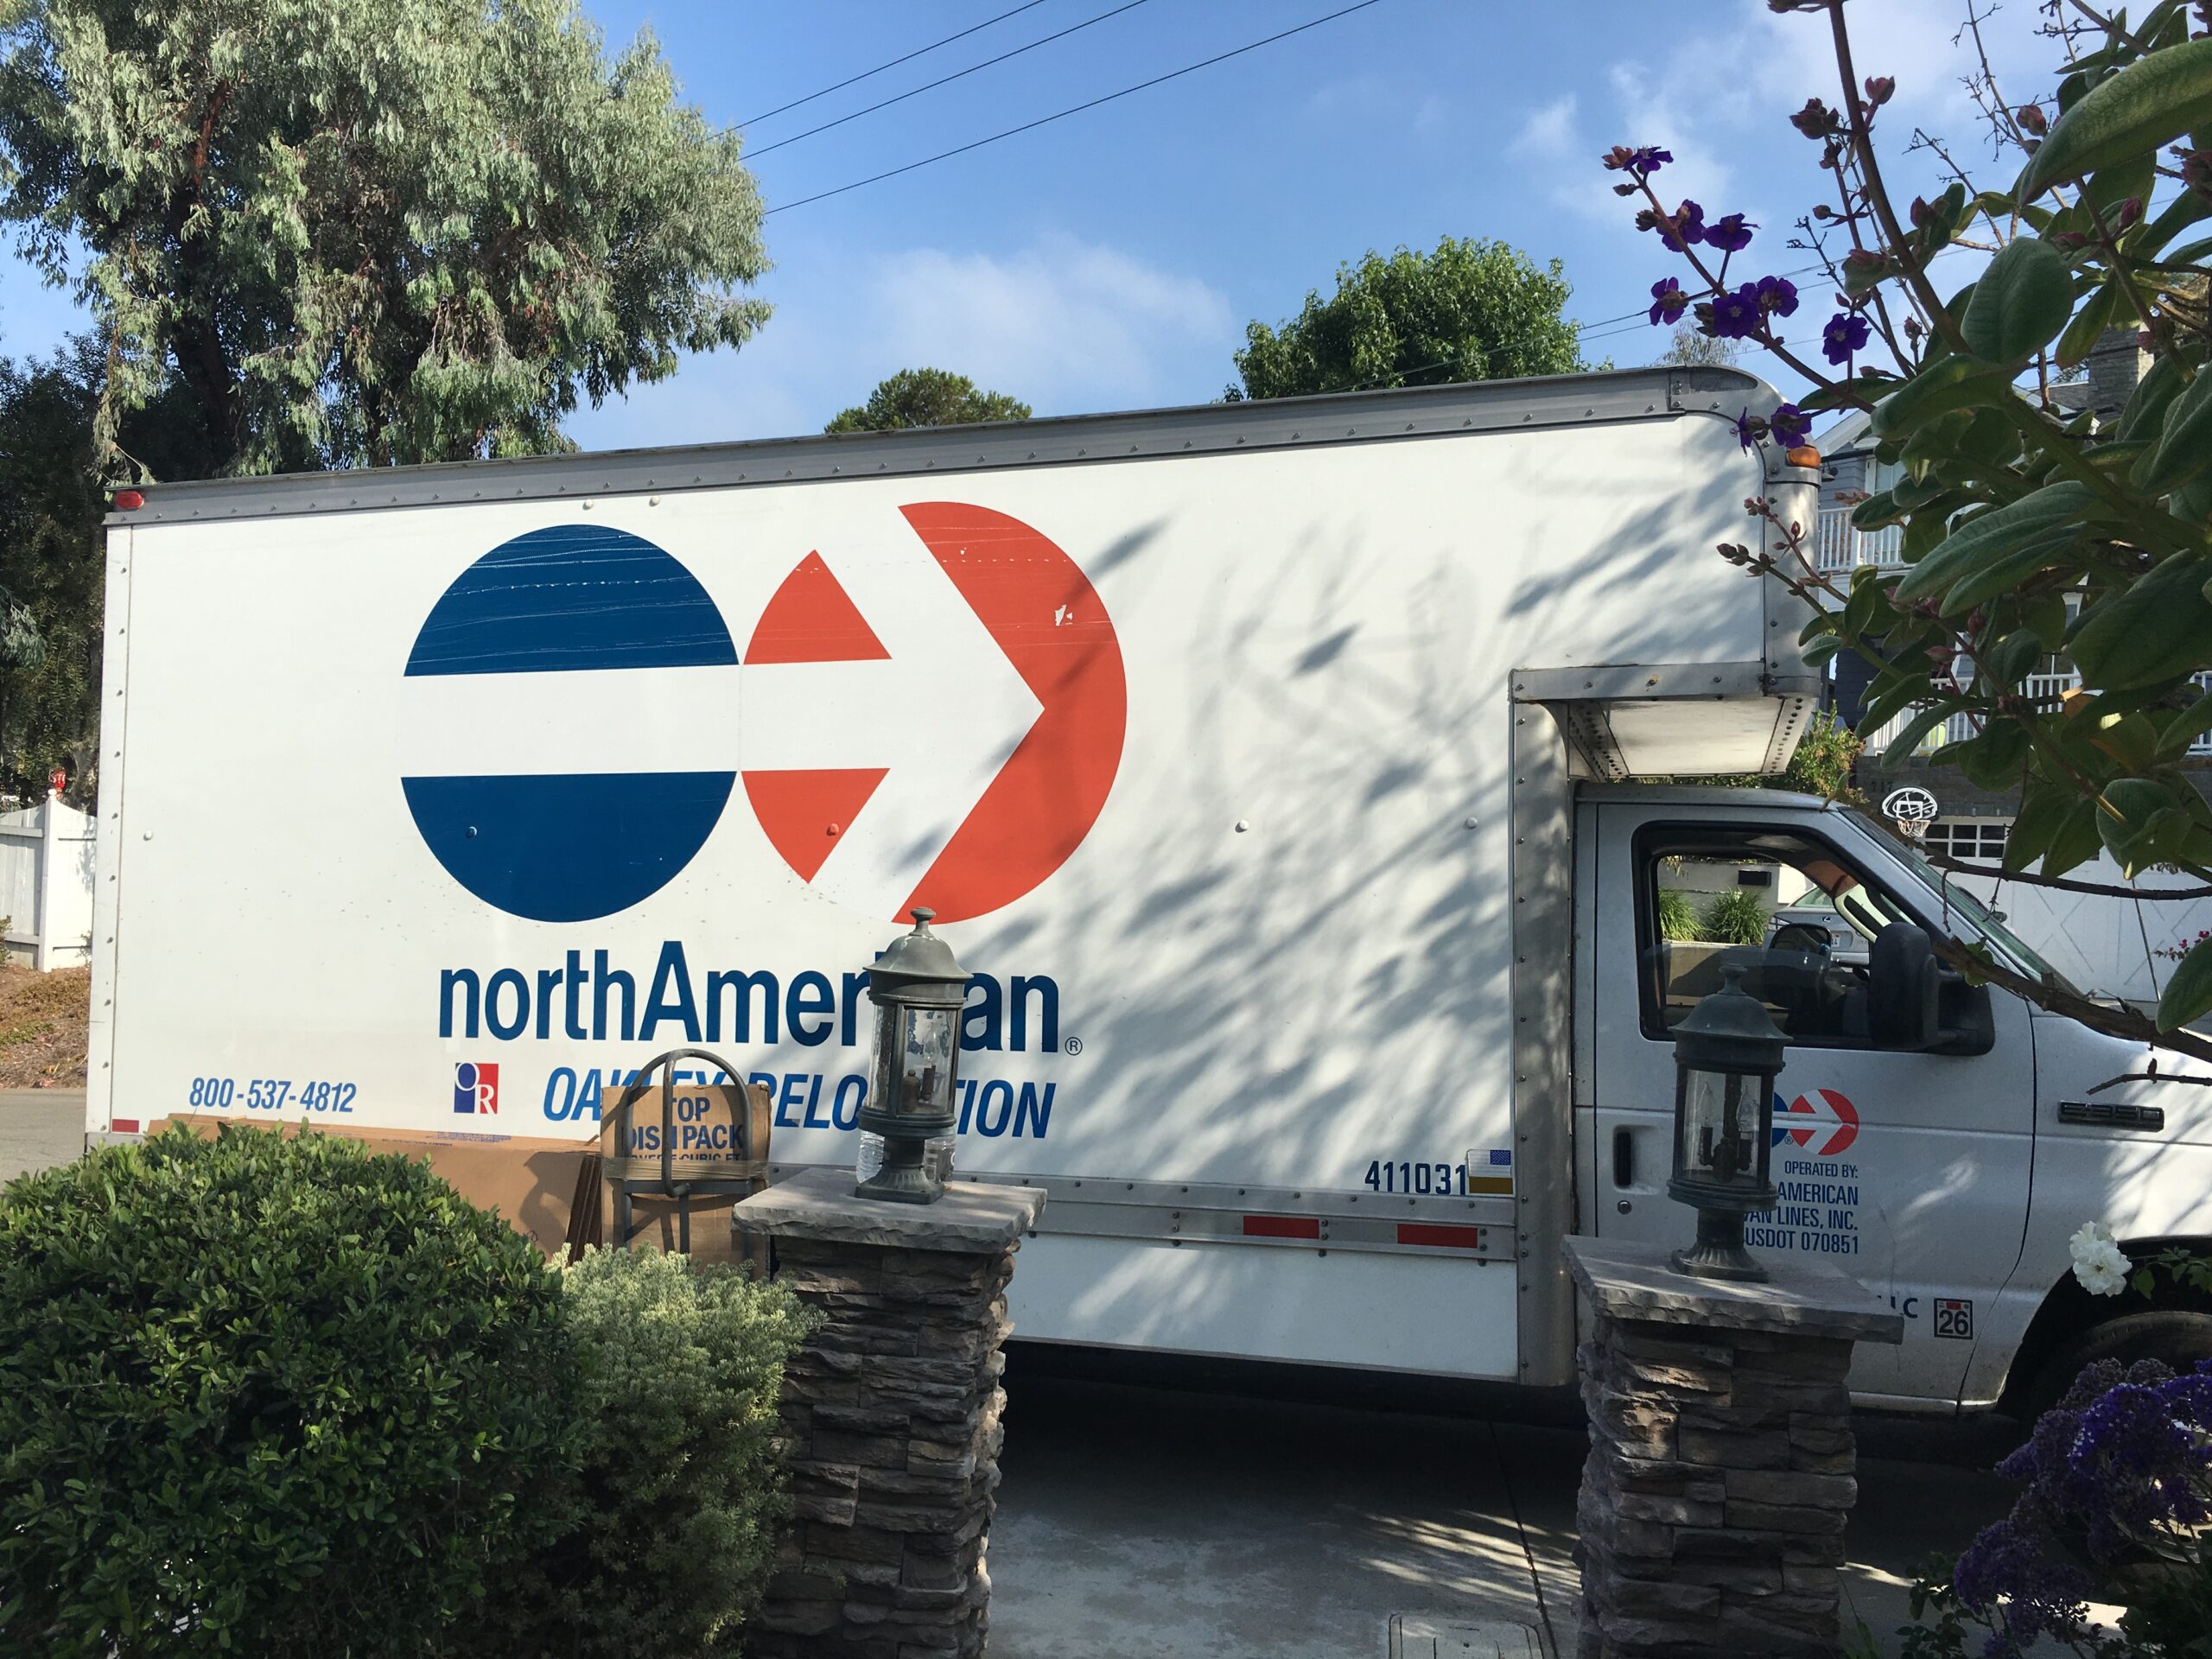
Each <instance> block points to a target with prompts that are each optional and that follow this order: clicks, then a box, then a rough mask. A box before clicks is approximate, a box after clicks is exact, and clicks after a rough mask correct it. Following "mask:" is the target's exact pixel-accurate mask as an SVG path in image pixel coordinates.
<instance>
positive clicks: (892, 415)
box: [823, 369, 1030, 432]
mask: <svg viewBox="0 0 2212 1659" xmlns="http://www.w3.org/2000/svg"><path fill="white" fill-rule="evenodd" d="M1029 414H1030V410H1029V405H1028V404H1025V403H1023V402H1022V401H1021V400H1020V398H1019V397H1007V395H1006V393H1004V392H1002V391H981V390H979V389H978V388H977V386H976V383H975V382H974V381H973V380H970V379H969V378H968V377H967V376H966V375H964V374H952V373H950V372H947V371H945V370H944V369H901V370H899V372H898V373H896V374H894V375H893V376H892V377H891V378H889V379H888V380H886V381H884V382H882V383H881V384H880V385H878V386H877V387H876V389H875V390H874V391H872V392H870V393H868V402H866V403H865V404H856V405H855V407H853V408H851V409H848V410H842V412H840V413H839V414H838V416H837V417H836V419H835V420H833V421H831V422H830V423H829V425H827V426H825V427H823V431H824V432H896V431H899V430H901V429H905V428H906V427H910V426H967V425H969V424H971V423H974V422H976V421H1026V420H1027V419H1028V418H1029Z"/></svg>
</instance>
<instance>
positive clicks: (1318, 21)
mask: <svg viewBox="0 0 2212 1659" xmlns="http://www.w3.org/2000/svg"><path fill="white" fill-rule="evenodd" d="M1379 3H1381V0H1358V3H1357V4H1356V5H1350V6H1345V7H1343V8H1341V9H1340V10H1336V11H1332V12H1331V13H1329V14H1328V15H1327V16H1325V17H1316V18H1315V19H1314V20H1313V22H1310V23H1300V24H1299V25H1297V27H1295V28H1294V29H1284V30H1282V31H1281V33H1280V34H1275V35H1268V36H1267V37H1266V38H1265V39H1263V40H1257V41H1251V42H1249V44H1247V45H1244V46H1240V47H1237V48H1234V49H1233V50H1231V51H1228V52H1222V53H1217V54H1215V55H1214V56H1212V57H1211V58H1203V59H1201V60H1199V61H1198V62H1197V63H1192V64H1185V66H1184V67H1182V68H1180V69H1172V70H1170V71H1168V73H1166V74H1164V75H1154V77H1153V78H1152V79H1150V80H1141V81H1139V82H1137V84H1136V85H1135V86H1124V87H1122V90H1121V91H1119V92H1108V93H1106V94H1105V95H1104V96H1103V97H1101V98H1094V99H1090V100H1089V101H1088V102H1086V103H1083V104H1077V105H1071V106H1070V107H1069V108H1067V109H1065V110H1056V111H1053V112H1052V114H1051V115H1040V116H1039V117H1038V118H1036V119H1035V120H1034V121H1025V122H1023V123H1022V124H1020V126H1018V127H1008V128H1007V130H1005V131H1004V132H995V133H993V134H991V136H990V137H988V138H978V139H976V140H975V142H973V143H965V144H961V145H958V146H957V147H956V148H954V149H946V150H940V151H939V152H938V154H936V155H934V156H924V157H923V158H922V159H921V160H920V161H918V162H907V163H906V165H905V166H904V167H894V168H890V169H889V170H888V171H887V172H882V173H877V174H874V175H870V176H869V177H868V178H865V179H855V180H854V181H852V182H851V183H850V184H841V185H839V186H837V187H836V188H835V189H834V190H819V191H817V192H816V193H815V194H812V195H810V196H801V197H800V198H799V199H798V200H797V201H786V202H783V203H780V204H779V205H778V206H776V207H771V208H769V209H768V210H767V211H768V213H782V212H784V211H785V209H786V208H791V207H805V206H806V205H807V204H808V203H809V202H814V201H826V200H829V198H830V197H831V196H842V195H843V194H845V193H846V192H847V191H848V190H858V189H861V188H862V187H864V186H867V185H871V184H880V183H882V182H883V181H884V180H886V179H895V178H897V177H898V176H899V175H900V174H902V173H912V172H913V171H914V170H915V169H916V168H924V167H928V166H931V165H932V164H933V163H935V162H944V161H950V159H951V158H952V157H954V156H965V155H966V154H967V153H968V152H969V150H971V149H982V148H983V146H984V145H986V144H995V143H998V142H999V140H1001V138H1011V137H1014V136H1015V135H1016V134H1018V133H1024V132H1030V131H1033V130H1035V129H1037V128H1039V127H1042V126H1049V125H1050V124H1052V123H1053V122H1055V121H1064V120H1065V119H1066V118H1068V117H1069V116H1071V115H1081V114H1082V113H1083V112H1084V111H1085V110H1095V109H1096V108H1097V107H1098V106H1099V105H1102V104H1111V103H1112V102H1113V101H1114V100H1115V99H1119V98H1127V97H1128V96H1129V94H1130V93H1132V92H1143V91H1144V90H1145V89H1146V88H1147V87H1150V86H1161V85H1163V84H1165V83H1166V82H1167V81H1171V80H1178V79H1181V78H1182V77H1183V76H1185V75H1189V74H1195V73H1198V71H1199V70H1201V69H1210V68H1211V67H1213V66H1214V65H1215V64H1217V63H1226V62H1228V61H1229V60H1230V59H1231V58H1241V57H1243V55H1244V54H1246V53H1247V52H1256V51H1258V50H1259V49H1260V48H1262V47H1263V46H1273V45H1274V43H1275V42H1276V41H1287V40H1288V39H1289V38H1290V37H1291V36H1292V35H1303V34H1304V33H1305V32H1306V30H1307V29H1319V28H1320V26H1321V25H1322V24H1324V23H1332V22H1335V21H1336V20H1337V19H1338V18H1339V17H1348V16H1351V14H1352V13H1353V12H1355V11H1365V10H1367V9H1368V8H1369V7H1370V6H1372V5H1376V4H1379ZM764 217H765V215H764Z"/></svg>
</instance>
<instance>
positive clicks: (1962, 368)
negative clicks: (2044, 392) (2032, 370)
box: [1870, 325, 2056, 437]
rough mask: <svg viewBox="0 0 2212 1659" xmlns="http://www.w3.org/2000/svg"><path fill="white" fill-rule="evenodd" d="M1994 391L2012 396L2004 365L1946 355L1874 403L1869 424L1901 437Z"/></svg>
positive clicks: (1875, 429)
mask: <svg viewBox="0 0 2212 1659" xmlns="http://www.w3.org/2000/svg"><path fill="white" fill-rule="evenodd" d="M2055 326H2056V325H2054V327H2055ZM1993 394H1995V395H1997V396H2000V397H2009V396H2011V392H2010V390H2009V388H2008V387H2007V385H2006V384H2005V378H2004V372H2003V371H2002V370H2001V369H1999V368H1998V367H1996V366H1995V365H1992V364H1988V363H1984V362H1980V361H1978V360H1977V359H1974V358H1971V357H1947V358H1945V359H1942V361H1941V362H1938V363H1934V364H1931V365H1929V366H1928V367H1926V368H1924V369H1923V370H1921V371H1920V372H1919V373H1917V374H1916V375H1914V376H1913V377H1912V378H1911V379H1910V380H1908V381H1906V382H1905V383H1904V385H1901V386H1899V387H1898V388H1897V390H1896V391H1893V392H1891V394H1890V395H1889V396H1888V397H1885V398H1883V399H1882V401H1881V402H1880V403H1878V404H1875V405H1874V414H1873V417H1872V422H1871V423H1870V424H1871V427H1872V431H1873V433H1874V435H1875V436H1877V437H1899V436H1902V435H1904V434H1905V433H1906V432H1909V431H1910V430H1911V429H1913V428H1914V427H1916V426H1917V425H1919V424H1920V423H1921V422H1923V421H1925V420H1930V419H1932V418H1934V417H1935V416H1938V415H1942V414H1947V413H1948V412H1949V411H1950V410H1955V409H1962V408H1964V407H1965V406H1966V405H1967V404H1973V403H1978V402H1980V400H1982V399H1983V398H1986V397H1990V396H1991V395H1993Z"/></svg>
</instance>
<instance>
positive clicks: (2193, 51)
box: [2014, 39, 2212, 202]
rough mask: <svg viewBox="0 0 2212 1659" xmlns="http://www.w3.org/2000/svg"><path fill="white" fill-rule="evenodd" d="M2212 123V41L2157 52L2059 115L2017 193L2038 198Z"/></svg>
mask: <svg viewBox="0 0 2212 1659" xmlns="http://www.w3.org/2000/svg"><path fill="white" fill-rule="evenodd" d="M2070 79H2072V77H2069V80H2070ZM2209 121H2212V39H2208V40H2202V41H2188V42H2187V43H2185V44H2183V45H2181V46H2176V47H2169V48H2166V49H2165V50H2164V51H2162V52H2153V53H2152V54H2151V55H2150V56H2149V57H2147V58H2143V59H2139V60H2137V61H2136V62H2134V63H2133V64H2130V65H2129V66H2128V67H2126V68H2125V69H2123V70H2121V71H2120V73H2118V74H2116V75H2113V76H2112V77H2111V78H2110V79H2106V80H2104V81H2101V82H2100V83H2099V84H2098V85H2097V86H2095V87H2094V88H2092V89H2091V90H2090V91H2088V92H2086V93H2085V94H2083V95H2082V98H2081V99H2080V101H2078V102H2076V103H2075V104H2073V105H2070V106H2069V108H2068V109H2067V111H2066V112H2065V113H2064V114H2063V115H2062V116H2060V117H2059V118H2058V120H2057V121H2056V123H2055V124H2053V125H2052V127H2051V129H2050V134H2049V136H2048V137H2045V138H2044V141H2043V143H2042V145H2041V146H2040V147H2039V148H2038V149H2037V151H2036V153H2035V155H2034V156H2033V157H2032V158H2031V160H2030V161H2029V162H2028V166H2027V170H2026V171H2025V172H2024V173H2023V174H2022V175H2020V185H2019V188H2018V191H2016V192H2015V193H2014V194H2015V195H2016V196H2017V198H2018V200H2021V201H2023V202H2029V201H2033V200H2035V199H2036V198H2037V197H2038V196H2040V195H2042V194H2044V191H2046V190H2048V189H2050V188H2051V186H2053V185H2055V184H2057V183H2059V182H2061V181H2064V180H2067V179H2079V178H2083V177H2086V176H2087V175H2089V174H2092V173H2094V172H2095V171H2097V169H2098V168H2105V167H2110V166H2112V165H2113V163H2114V162H2121V161H2125V160H2126V159H2127V158H2129V157H2130V156H2134V155H2136V154H2138V153H2139V152H2141V151H2143V150H2147V149H2158V147H2159V146H2160V145H2162V144H2166V143H2171V142H2172V141H2173V140H2174V139H2176V138H2178V137H2181V136H2182V135H2183V133H2185V132H2187V131H2188V130H2190V128H2191V127H2194V126H2197V125H2199V124H2203V123H2205V122H2209Z"/></svg>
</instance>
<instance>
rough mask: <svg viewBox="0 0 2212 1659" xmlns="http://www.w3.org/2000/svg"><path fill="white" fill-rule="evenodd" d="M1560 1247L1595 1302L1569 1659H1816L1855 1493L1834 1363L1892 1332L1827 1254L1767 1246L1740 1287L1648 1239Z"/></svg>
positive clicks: (1829, 1649)
mask: <svg viewBox="0 0 2212 1659" xmlns="http://www.w3.org/2000/svg"><path fill="white" fill-rule="evenodd" d="M1565 1245H1566V1255H1567V1263H1568V1266H1569V1268H1570V1269H1571V1271H1572V1272H1573V1274H1574V1281H1575V1283H1576V1284H1577V1285H1578V1286H1580V1287H1581V1290H1582V1294H1583V1295H1584V1297H1585V1298H1586V1300H1587V1301H1588V1303H1589V1306H1590V1309H1591V1312H1592V1314H1593V1315H1594V1316H1595V1319H1594V1330H1593V1331H1592V1333H1591V1336H1590V1339H1589V1340H1588V1341H1587V1342H1586V1343H1584V1344H1583V1345H1582V1346H1581V1347H1580V1349H1579V1350H1578V1351H1576V1364H1577V1369H1578V1370H1580V1374H1581V1379H1582V1398H1583V1402H1584V1404H1585V1405H1586V1407H1587V1408H1588V1409H1589V1414H1590V1459H1589V1461H1588V1462H1587V1463H1586V1465H1583V1471H1582V1491H1581V1496H1580V1503H1579V1504H1578V1505H1577V1520H1578V1526H1577V1531H1578V1532H1579V1534H1580V1542H1579V1543H1578V1544H1577V1545H1576V1547H1575V1560H1576V1561H1577V1562H1578V1563H1579V1564H1580V1567H1581V1568H1582V1601H1581V1608H1580V1611H1581V1634H1580V1642H1579V1644H1578V1649H1577V1652H1578V1655H1579V1659H1645V1656H1650V1659H1662V1656H1663V1659H1676V1656H1680V1655H1683V1654H1689V1653H1730V1654H1756V1655H1767V1656H1792V1659H1795V1656H1806V1659H1832V1656H1834V1655H1835V1654H1836V1653H1837V1652H1838V1651H1839V1650H1840V1636H1841V1628H1840V1606H1839V1591H1840V1583H1839V1569H1840V1567H1842V1565H1843V1559H1844V1557H1843V1534H1844V1526H1845V1523H1846V1522H1847V1519H1848V1518H1849V1516H1850V1511H1851V1506H1852V1504H1853V1503H1854V1502H1855V1501H1856V1500H1857V1498H1858V1496H1859V1483H1858V1480H1857V1478H1855V1472H1854V1471H1855V1470H1856V1467H1857V1452H1856V1449H1855V1446H1854V1442H1853V1438H1852V1432H1851V1396H1850V1394H1849V1392H1848V1391H1847V1389H1846V1388H1845V1385H1844V1376H1845V1373H1846V1372H1847V1371H1848V1370H1850V1367H1851V1349H1852V1344H1853V1343H1854V1342H1862V1341H1872V1342H1889V1343H1896V1342H1902V1341H1903V1340H1904V1320H1903V1319H1900V1318H1898V1317H1897V1315H1896V1314H1894V1313H1890V1312H1888V1311H1887V1310H1886V1309H1885V1308H1884V1307H1882V1306H1880V1304H1879V1303H1878V1302H1877V1301H1876V1300H1875V1299H1874V1296H1873V1294H1872V1292H1871V1291H1869V1290H1867V1289H1866V1287H1864V1286H1862V1285H1860V1284H1859V1282H1858V1281H1855V1280H1853V1279H1849V1278H1847V1277H1846V1276H1845V1275H1844V1274H1840V1273H1838V1272H1837V1271H1836V1270H1835V1269H1834V1268H1827V1267H1821V1266H1813V1265H1808V1264H1804V1263H1801V1262H1788V1261H1775V1260H1772V1259H1766V1260H1764V1262H1763V1263H1762V1265H1764V1266H1765V1267H1766V1268H1768V1269H1769V1270H1770V1272H1771V1273H1772V1274H1773V1275H1774V1276H1773V1277H1772V1278H1771V1279H1770V1280H1769V1281H1767V1282H1766V1283H1764V1284H1740V1283H1735V1282H1732V1281H1726V1280H1718V1279H1693V1278H1691V1277H1689V1276H1688V1274H1681V1273H1677V1272H1675V1270H1674V1268H1672V1267H1671V1266H1669V1261H1668V1258H1669V1255H1671V1254H1672V1252H1671V1251H1670V1250H1669V1249H1667V1248H1666V1247H1664V1246H1658V1245H1645V1244H1623V1243H1611V1242H1607V1241H1601V1240H1598V1239H1591V1238H1570V1239H1568V1240H1567V1241H1566V1242H1565Z"/></svg>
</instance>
